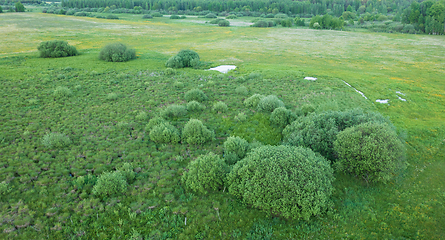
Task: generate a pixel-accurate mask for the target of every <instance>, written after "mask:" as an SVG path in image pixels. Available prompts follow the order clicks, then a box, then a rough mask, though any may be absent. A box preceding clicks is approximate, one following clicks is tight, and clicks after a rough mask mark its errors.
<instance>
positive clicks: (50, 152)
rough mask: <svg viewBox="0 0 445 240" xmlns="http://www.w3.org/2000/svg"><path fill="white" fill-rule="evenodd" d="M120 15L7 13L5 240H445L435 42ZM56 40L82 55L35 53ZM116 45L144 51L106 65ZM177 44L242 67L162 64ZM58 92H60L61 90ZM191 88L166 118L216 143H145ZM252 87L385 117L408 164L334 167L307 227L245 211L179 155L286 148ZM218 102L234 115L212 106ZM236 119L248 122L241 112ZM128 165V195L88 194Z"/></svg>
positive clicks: (1, 205)
mask: <svg viewBox="0 0 445 240" xmlns="http://www.w3.org/2000/svg"><path fill="white" fill-rule="evenodd" d="M117 15H118V16H119V20H106V19H98V18H89V17H74V16H64V15H53V14H43V13H36V12H30V13H3V14H0V36H1V37H0V82H1V88H0V93H1V96H2V97H1V98H0V129H1V131H0V183H2V185H0V193H1V195H0V238H1V239H142V238H143V239H443V238H444V236H445V224H444V222H445V177H444V173H445V162H444V160H445V125H444V122H445V54H444V53H445V38H444V37H443V36H434V35H414V34H397V33H392V34H388V33H371V32H351V31H331V30H313V29H307V28H296V27H293V28H284V27H273V28H251V27H248V26H247V25H248V23H250V21H251V20H252V19H253V18H249V17H246V18H243V17H242V18H238V19H236V20H234V21H233V23H232V20H230V21H231V23H232V26H230V27H218V26H217V25H210V24H206V23H205V21H206V19H203V18H194V17H187V18H186V19H181V20H171V19H169V18H168V17H161V18H153V19H142V18H141V15H130V14H117ZM49 40H65V41H67V42H68V43H69V44H71V45H73V46H75V47H76V48H77V50H78V51H79V53H80V54H79V55H78V56H74V57H65V58H55V59H49V58H39V53H38V51H37V46H38V45H39V44H40V43H41V42H42V41H49ZM113 42H122V43H124V44H126V45H127V46H129V47H131V48H134V49H135V50H136V54H137V59H135V60H131V61H128V62H123V63H113V62H105V61H101V60H99V59H98V55H99V52H100V50H101V49H102V48H103V47H104V46H105V45H107V44H109V43H113ZM181 49H192V50H194V51H196V52H197V53H198V54H199V56H200V58H201V61H203V62H204V63H205V65H207V66H209V67H216V66H219V65H236V66H237V68H236V69H235V70H234V71H230V72H229V73H227V74H221V73H219V72H217V71H205V70H204V69H191V68H187V69H176V70H175V71H174V72H173V73H168V72H167V71H166V67H165V62H166V61H167V60H168V59H169V58H170V57H171V56H173V55H175V54H176V53H177V52H179V51H180V50H181ZM240 77H243V78H240ZM305 77H316V78H317V80H316V81H308V80H304V78H305ZM345 82H347V83H348V84H350V85H351V86H352V87H354V88H356V89H357V90H359V91H361V92H362V93H363V94H364V95H365V96H366V97H367V99H365V98H364V97H362V96H361V95H360V94H359V93H358V92H356V91H355V90H354V89H353V88H351V87H349V86H348V85H347V84H345ZM243 86H244V87H245V88H242V87H243ZM61 87H64V88H68V89H69V91H68V92H69V94H65V95H60V94H59V95H58V94H57V89H60V88H61ZM195 88H197V89H200V90H202V91H203V92H204V93H205V94H206V95H207V96H208V100H207V101H205V102H203V105H204V106H205V107H206V108H205V109H204V110H203V111H202V112H189V113H187V114H185V115H183V116H176V117H173V118H171V119H170V120H169V121H170V123H172V125H174V126H175V127H176V128H177V129H183V127H184V125H185V124H186V123H187V122H188V120H189V119H191V118H196V119H199V120H201V121H202V122H203V123H204V125H206V126H207V128H209V129H211V130H212V131H214V133H215V139H214V140H213V141H210V142H208V143H205V144H203V145H189V144H186V143H184V142H183V143H178V144H156V143H154V142H153V141H151V140H150V138H149V133H148V131H147V130H146V125H147V123H148V122H149V120H150V119H152V118H154V117H156V116H157V115H159V114H160V113H161V112H162V111H163V110H164V109H165V108H166V107H167V106H168V105H171V104H180V105H184V106H185V105H186V100H185V98H184V94H185V93H186V92H187V91H189V90H191V89H195ZM256 93H258V94H262V95H265V96H266V95H271V94H273V95H276V96H278V97H279V98H280V100H282V101H283V102H284V104H285V106H286V108H287V109H290V110H292V111H298V110H299V109H301V108H302V107H304V106H307V105H310V106H312V107H313V108H314V111H315V112H323V111H327V110H335V111H343V110H348V109H353V108H361V109H363V110H365V111H375V112H379V113H381V114H382V115H383V116H385V117H388V118H389V119H390V120H391V122H392V123H393V124H394V125H395V126H396V128H397V133H398V134H399V135H400V137H401V138H403V139H405V141H406V142H405V143H406V148H407V162H408V167H407V168H406V170H404V171H403V172H401V173H400V174H399V175H397V176H395V177H394V178H393V179H392V180H391V181H390V182H388V183H386V184H382V183H369V184H368V183H366V182H364V181H363V180H361V179H358V178H355V177H353V176H349V175H344V174H341V173H335V174H334V176H335V181H334V183H333V185H334V187H335V191H334V193H333V195H332V201H333V209H332V210H331V211H329V212H328V213H326V214H321V215H319V216H315V217H312V218H311V219H310V220H308V221H304V220H289V219H284V218H281V217H279V216H276V215H274V214H267V213H264V212H262V211H259V210H258V209H255V208H251V207H250V206H248V205H246V204H244V203H243V202H242V201H240V200H239V199H237V198H235V197H234V196H232V195H230V194H229V193H228V191H227V189H221V190H219V191H211V192H209V193H207V194H201V193H196V192H192V191H190V190H189V189H187V188H186V187H185V186H184V185H183V183H182V182H181V176H182V175H183V173H184V171H186V167H187V164H188V163H189V162H191V161H193V160H194V159H196V158H197V157H198V156H199V155H201V154H206V153H208V152H210V151H211V152H214V153H216V154H218V155H221V156H222V155H223V143H224V141H225V139H226V138H227V137H230V136H240V137H243V138H244V139H246V140H247V141H249V142H255V141H259V142H261V143H263V144H271V145H277V144H279V143H280V141H281V140H282V129H280V128H277V127H274V126H272V125H271V124H270V120H269V115H267V114H265V113H260V112H257V111H255V110H253V109H249V108H247V107H246V106H244V105H243V101H244V100H245V99H246V98H248V97H250V96H252V95H253V94H256ZM400 98H402V99H405V100H406V101H402V100H400ZM378 99H381V100H385V99H389V102H388V104H381V103H378V102H376V100H378ZM219 101H223V102H224V103H226V104H227V106H228V111H226V112H223V113H221V112H215V111H212V106H213V105H214V103H216V102H219ZM240 113H244V114H245V115H246V116H247V120H246V121H244V122H242V121H236V120H235V117H237V116H238V115H239V114H240ZM49 132H59V133H63V134H65V135H66V136H68V137H69V138H70V140H71V143H70V144H69V145H68V146H65V147H60V148H48V147H47V146H45V145H44V144H43V143H42V139H43V137H44V136H45V134H47V133H49ZM125 163H131V164H132V166H133V168H134V171H135V173H136V177H135V178H134V180H132V181H131V182H129V185H128V189H127V191H126V192H125V194H123V195H118V196H113V197H108V198H98V197H96V196H95V195H94V194H92V191H93V186H94V184H95V183H96V182H97V178H98V177H99V175H100V174H102V173H104V172H107V171H114V170H116V169H120V168H122V167H123V166H124V164H125ZM79 179H81V180H79Z"/></svg>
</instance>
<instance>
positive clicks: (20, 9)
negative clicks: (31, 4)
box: [15, 2, 25, 12]
mask: <svg viewBox="0 0 445 240" xmlns="http://www.w3.org/2000/svg"><path fill="white" fill-rule="evenodd" d="M15 11H16V12H24V11H25V6H23V4H22V3H21V2H16V3H15Z"/></svg>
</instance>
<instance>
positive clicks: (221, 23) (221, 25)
mask: <svg viewBox="0 0 445 240" xmlns="http://www.w3.org/2000/svg"><path fill="white" fill-rule="evenodd" d="M218 26H220V27H228V26H230V22H229V21H227V20H221V21H219V22H218Z"/></svg>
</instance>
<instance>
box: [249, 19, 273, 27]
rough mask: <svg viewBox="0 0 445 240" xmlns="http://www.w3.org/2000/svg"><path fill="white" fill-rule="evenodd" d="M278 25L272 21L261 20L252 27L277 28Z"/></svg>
mask: <svg viewBox="0 0 445 240" xmlns="http://www.w3.org/2000/svg"><path fill="white" fill-rule="evenodd" d="M275 25H276V24H275V23H274V22H272V21H263V20H260V21H257V22H256V23H254V24H252V25H250V26H251V27H263V28H267V27H273V26H275Z"/></svg>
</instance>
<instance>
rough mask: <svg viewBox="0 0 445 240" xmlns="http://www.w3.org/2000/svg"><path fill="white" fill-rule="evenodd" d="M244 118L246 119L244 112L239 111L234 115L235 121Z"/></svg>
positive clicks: (241, 120)
mask: <svg viewBox="0 0 445 240" xmlns="http://www.w3.org/2000/svg"><path fill="white" fill-rule="evenodd" d="M246 120H247V116H246V114H245V113H244V112H240V113H238V115H236V116H235V121H238V122H244V121H246Z"/></svg>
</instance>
